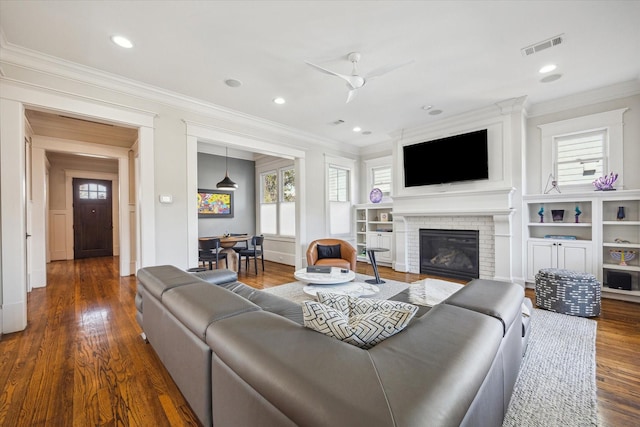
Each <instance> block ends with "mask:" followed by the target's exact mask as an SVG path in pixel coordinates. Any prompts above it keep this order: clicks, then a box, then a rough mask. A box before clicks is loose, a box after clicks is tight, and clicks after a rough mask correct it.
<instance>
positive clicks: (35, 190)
mask: <svg viewBox="0 0 640 427" xmlns="http://www.w3.org/2000/svg"><path fill="white" fill-rule="evenodd" d="M46 167H47V166H46V158H45V152H44V149H42V148H38V147H33V148H32V149H31V176H32V180H31V188H32V193H31V195H32V201H33V203H32V206H31V209H32V212H31V279H30V280H31V287H33V288H41V287H44V286H46V285H47V241H48V239H47V229H46V217H47V212H48V211H47V206H46V200H47V198H46V192H47V182H46V175H45V174H46Z"/></svg>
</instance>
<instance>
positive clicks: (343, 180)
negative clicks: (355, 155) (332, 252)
mask: <svg viewBox="0 0 640 427" xmlns="http://www.w3.org/2000/svg"><path fill="white" fill-rule="evenodd" d="M328 175H329V176H328V178H329V179H328V180H329V183H328V184H329V185H328V189H329V233H330V234H331V235H341V234H349V233H350V232H351V194H350V191H349V190H350V187H351V181H350V170H349V169H346V168H341V167H338V166H333V165H331V166H329V169H328Z"/></svg>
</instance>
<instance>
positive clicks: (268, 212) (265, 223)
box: [260, 171, 278, 234]
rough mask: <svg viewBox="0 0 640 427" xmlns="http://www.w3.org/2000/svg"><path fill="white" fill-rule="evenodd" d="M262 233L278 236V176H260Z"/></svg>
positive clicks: (265, 174) (267, 173)
mask: <svg viewBox="0 0 640 427" xmlns="http://www.w3.org/2000/svg"><path fill="white" fill-rule="evenodd" d="M260 193H261V194H260V233H261V234H278V174H277V173H276V172H275V171H273V172H266V173H263V174H261V175H260Z"/></svg>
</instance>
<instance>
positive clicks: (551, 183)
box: [544, 173, 561, 194]
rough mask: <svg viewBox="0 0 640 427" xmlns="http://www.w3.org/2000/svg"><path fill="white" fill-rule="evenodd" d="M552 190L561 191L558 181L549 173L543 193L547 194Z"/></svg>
mask: <svg viewBox="0 0 640 427" xmlns="http://www.w3.org/2000/svg"><path fill="white" fill-rule="evenodd" d="M553 190H556V191H557V192H558V193H561V191H560V186H559V185H558V181H557V180H556V177H555V176H553V174H552V173H550V174H549V178H547V186H546V187H545V188H544V194H549V193H550V192H552V191H553Z"/></svg>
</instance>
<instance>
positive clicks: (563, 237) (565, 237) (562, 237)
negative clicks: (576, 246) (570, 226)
mask: <svg viewBox="0 0 640 427" xmlns="http://www.w3.org/2000/svg"><path fill="white" fill-rule="evenodd" d="M544 238H545V239H555V240H578V238H577V237H576V236H571V235H568V234H545V236H544Z"/></svg>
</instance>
